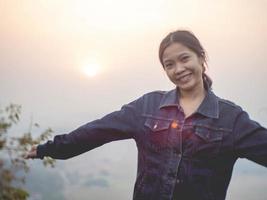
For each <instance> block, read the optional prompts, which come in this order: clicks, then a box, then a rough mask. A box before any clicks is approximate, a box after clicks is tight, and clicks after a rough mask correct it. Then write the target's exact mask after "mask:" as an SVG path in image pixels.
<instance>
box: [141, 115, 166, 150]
mask: <svg viewBox="0 0 267 200" xmlns="http://www.w3.org/2000/svg"><path fill="white" fill-rule="evenodd" d="M170 124H171V121H167V120H163V119H156V118H147V119H146V121H145V124H144V126H145V128H146V130H145V133H146V139H147V141H148V144H149V146H150V147H152V148H153V149H154V150H160V149H162V148H166V147H168V135H169V127H170Z"/></svg>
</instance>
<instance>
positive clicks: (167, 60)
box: [163, 52, 189, 63]
mask: <svg viewBox="0 0 267 200" xmlns="http://www.w3.org/2000/svg"><path fill="white" fill-rule="evenodd" d="M184 55H189V53H188V52H182V53H180V54H179V55H178V56H177V58H181V57H182V56H184ZM169 61H172V59H170V58H166V59H163V63H166V62H169Z"/></svg>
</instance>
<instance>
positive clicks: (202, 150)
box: [192, 126, 225, 157]
mask: <svg viewBox="0 0 267 200" xmlns="http://www.w3.org/2000/svg"><path fill="white" fill-rule="evenodd" d="M224 133H225V131H224V130H223V129H221V128H213V127H206V126H196V127H195V130H194V134H193V138H192V139H193V143H194V145H193V146H194V147H193V148H194V149H193V155H194V156H204V157H206V156H207V157H210V156H214V155H217V154H218V153H219V151H220V148H221V145H222V140H223V135H224Z"/></svg>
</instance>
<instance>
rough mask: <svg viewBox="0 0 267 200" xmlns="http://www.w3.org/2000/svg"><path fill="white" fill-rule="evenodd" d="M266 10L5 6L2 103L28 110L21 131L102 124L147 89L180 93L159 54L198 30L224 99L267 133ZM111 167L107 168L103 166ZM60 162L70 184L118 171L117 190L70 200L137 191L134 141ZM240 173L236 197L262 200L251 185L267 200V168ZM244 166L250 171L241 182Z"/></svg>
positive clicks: (257, 4)
mask: <svg viewBox="0 0 267 200" xmlns="http://www.w3.org/2000/svg"><path fill="white" fill-rule="evenodd" d="M266 9H267V1H266V0H254V1H249V0H235V1H234V0H224V1H214V0H213V1H212V0H201V1H200V0H199V1H197V0H183V1H179V0H172V1H171V0H153V1H152V0H146V1H142V0H135V1H128V0H105V1H104V0H97V1H96V0H75V1H74V0H72V1H71V0H56V1H55V0H53V1H52V0H24V1H21V0H0V94H1V95H0V106H5V105H7V104H8V103H10V102H13V103H17V104H20V105H22V111H23V118H22V123H21V124H20V128H19V129H18V130H26V129H27V127H28V124H29V121H30V117H31V116H32V117H33V119H34V121H36V122H38V123H40V124H41V127H43V128H45V127H47V126H49V127H51V128H52V129H53V130H54V131H55V134H56V133H66V132H69V131H71V130H73V129H74V128H77V127H78V126H80V125H82V124H84V123H86V122H89V121H91V120H93V119H96V118H99V117H102V116H103V115H104V114H107V113H109V112H111V111H113V110H116V109H119V108H120V107H121V106H122V105H123V104H125V103H128V102H129V101H131V100H133V99H135V98H138V97H139V96H141V95H142V94H144V93H146V92H149V91H152V90H170V89H172V88H173V87H174V86H173V85H172V84H171V83H170V82H169V80H168V79H167V77H166V76H165V74H164V71H163V69H162V67H161V65H160V63H159V61H158V47H159V43H160V41H161V40H162V38H163V37H165V35H166V34H168V33H169V32H170V31H173V30H176V29H178V28H184V29H189V30H191V31H193V32H194V33H195V34H196V35H197V37H198V38H199V39H200V41H201V43H202V44H203V46H204V48H205V49H206V50H207V52H208V56H209V62H208V64H209V70H208V73H209V74H210V76H211V77H212V79H213V82H214V87H213V88H214V91H215V93H216V94H217V95H219V96H221V97H223V98H226V99H230V100H232V101H234V102H235V103H237V104H239V105H241V106H242V107H243V108H244V109H245V110H247V111H248V112H249V113H250V115H251V117H252V118H253V119H255V120H257V121H259V122H260V123H262V124H263V125H265V126H267V93H266V86H267V78H266V74H267V66H266V61H267V53H266V52H267V20H266V19H267V12H266ZM95 65H97V66H98V67H99V68H98V72H97V73H96V75H94V76H88V75H87V74H86V73H85V72H84V70H85V68H86V69H87V70H88V68H90V67H93V66H95ZM89 70H90V69H89ZM18 133H19V132H18ZM120 148H123V150H125V151H122V150H121V149H120ZM121 152H124V153H121ZM99 157H100V158H99ZM125 160H126V161H127V162H126V163H125ZM101 162H103V163H101ZM106 162H109V164H108V167H103V166H104V165H105V163H106ZM60 163H61V162H60ZM32 164H33V163H32ZM61 164H62V166H64V167H63V168H64V169H65V171H64V173H63V172H62V173H63V175H62V177H66V176H67V175H66V174H67V172H68V173H74V174H75V173H78V172H77V171H79V173H80V172H81V171H83V173H85V171H86V172H87V173H85V175H84V174H83V175H84V177H87V176H88V177H90V174H94V173H96V172H97V173H100V175H101V170H102V172H103V170H104V171H108V173H109V175H106V176H107V177H108V180H110V182H111V183H109V182H105V181H101V180H102V179H100V181H99V180H98V179H97V180H98V181H97V180H96V179H90V178H88V179H89V180H87V181H86V180H84V183H80V182H79V184H83V185H84V186H90V185H91V184H92V183H97V184H100V185H101V184H102V186H105V185H106V186H107V185H110V187H107V188H108V189H107V188H106V189H104V190H103V191H102V190H98V189H96V190H93V192H92V190H89V189H88V190H84V189H85V188H86V187H78V186H76V187H75V186H69V187H68V189H67V190H65V193H66V194H67V197H69V198H71V197H70V193H71V195H74V196H73V197H75V195H81V196H79V198H80V199H86V196H87V195H88V194H90V195H93V194H94V195H95V197H100V198H102V199H103V198H104V197H105V195H107V194H111V193H112V194H113V195H114V198H115V197H116V198H117V199H127V198H129V194H130V195H131V194H132V189H133V181H134V178H135V173H136V148H135V144H134V143H133V142H132V141H129V142H126V141H123V142H116V143H114V144H108V145H105V146H104V147H101V148H100V149H97V150H93V151H92V152H89V153H87V154H84V155H82V156H81V157H78V158H74V159H71V160H69V161H64V162H62V163H61ZM122 165H123V166H122ZM88 166H95V168H98V169H99V166H102V168H103V169H102V168H101V167H100V168H101V169H99V170H98V171H94V170H92V169H91V170H90V169H88ZM96 166H97V167H96ZM244 166H245V167H244ZM255 166H256V165H255ZM239 167H240V168H239ZM125 168H126V169H127V170H125ZM237 168H238V169H237V170H236V171H237V172H236V173H237V174H236V176H234V178H233V182H232V184H231V186H230V189H229V191H230V192H229V199H232V200H233V199H237V198H238V197H240V198H241V196H238V195H241V191H242V194H243V195H245V197H246V198H247V200H249V199H253V198H252V197H251V198H250V196H249V193H250V191H249V190H246V188H253V191H254V192H255V191H256V192H255V193H257V191H259V193H261V194H262V193H264V194H265V196H267V192H266V191H263V189H262V188H266V187H267V181H266V180H267V179H266V178H265V180H263V179H261V178H259V177H260V176H256V175H255V174H257V172H258V171H259V170H260V172H261V173H260V174H261V175H262V176H263V175H265V176H266V177H267V170H262V168H260V167H254V165H251V164H248V163H243V164H242V163H241V164H239V165H238V167H237ZM243 169H251V170H247V171H246V170H245V173H246V176H245V175H244V174H243V175H242V176H241V175H240V174H242V173H241V172H242V170H243ZM238 172H240V173H239V174H238ZM249 172H251V173H252V172H253V173H252V174H253V175H250V174H249ZM254 172H255V173H254ZM104 174H105V173H104ZM77 176H78V175H77ZM79 176H81V174H79ZM250 176H251V177H252V178H249V179H246V178H248V177H250ZM118 177H120V178H118ZM92 180H93V181H92ZM246 180H248V181H246ZM90 181H91V182H90ZM116 181H117V182H116ZM123 181H124V182H123ZM121 182H123V184H121ZM68 183H70V181H66V180H65V185H68ZM121 185H122V186H121ZM104 188H105V187H104ZM244 191H245V192H246V191H247V193H244ZM90 192H91V193H90ZM83 194H84V195H83ZM97 195H98V196H97ZM99 195H102V196H99ZM116 195H117V196H116ZM262 196H264V195H262ZM67 197H66V198H67ZM245 197H244V198H243V196H242V199H245Z"/></svg>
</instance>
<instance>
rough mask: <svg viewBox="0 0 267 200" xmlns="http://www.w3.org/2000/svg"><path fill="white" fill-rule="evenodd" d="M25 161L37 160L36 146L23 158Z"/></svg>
mask: <svg viewBox="0 0 267 200" xmlns="http://www.w3.org/2000/svg"><path fill="white" fill-rule="evenodd" d="M24 158H25V159H30V158H32V159H33V158H37V146H32V148H31V150H30V151H29V152H28V153H27V154H26V155H25V156H24Z"/></svg>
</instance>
